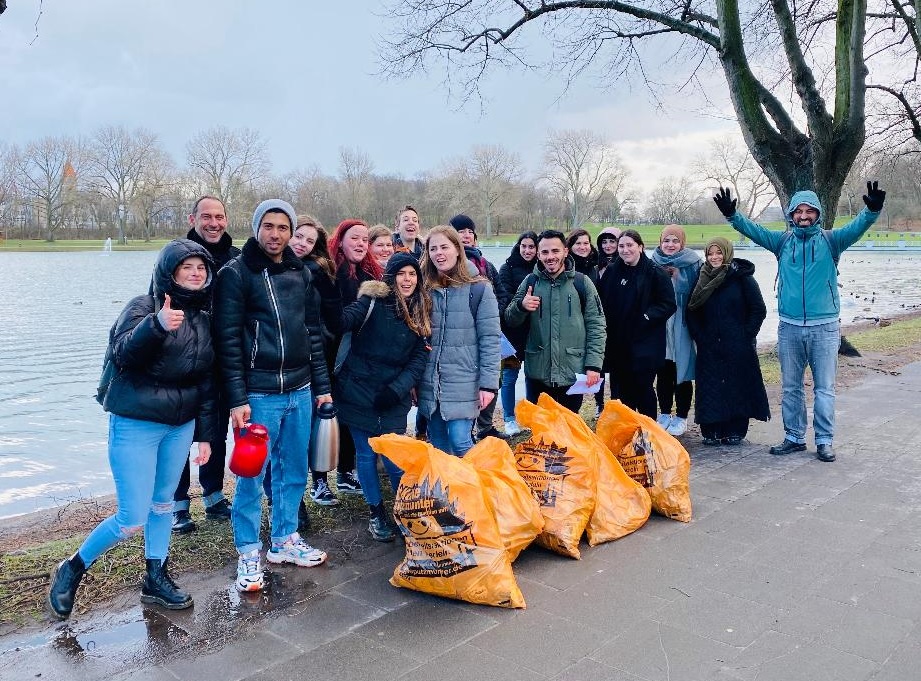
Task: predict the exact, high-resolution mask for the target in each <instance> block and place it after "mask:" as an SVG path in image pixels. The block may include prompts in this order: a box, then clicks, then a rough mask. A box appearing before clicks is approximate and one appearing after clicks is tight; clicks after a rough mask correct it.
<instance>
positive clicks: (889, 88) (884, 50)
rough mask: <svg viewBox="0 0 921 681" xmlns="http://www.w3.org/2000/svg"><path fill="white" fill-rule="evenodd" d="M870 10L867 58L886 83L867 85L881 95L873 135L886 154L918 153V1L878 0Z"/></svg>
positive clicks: (920, 117)
mask: <svg viewBox="0 0 921 681" xmlns="http://www.w3.org/2000/svg"><path fill="white" fill-rule="evenodd" d="M874 10H875V11H874V12H873V16H874V17H875V18H876V20H877V21H878V22H879V24H878V26H877V27H876V30H875V31H873V32H872V33H871V38H872V41H871V44H872V46H873V52H872V53H871V56H872V57H873V58H874V61H883V62H884V64H883V66H882V68H881V69H880V71H881V74H882V75H883V76H888V81H889V82H888V83H887V82H877V83H873V84H871V85H869V86H868V87H870V88H872V89H873V90H876V91H878V92H880V93H881V94H882V100H881V101H880V102H879V105H878V106H877V107H874V110H873V118H874V120H875V122H876V126H875V129H874V132H875V133H876V136H877V137H878V138H879V139H880V140H881V141H882V144H883V145H884V146H885V147H887V148H888V149H889V150H890V152H896V153H902V154H904V153H915V154H916V153H921V81H919V76H921V0H880V2H878V3H877V5H876V6H874Z"/></svg>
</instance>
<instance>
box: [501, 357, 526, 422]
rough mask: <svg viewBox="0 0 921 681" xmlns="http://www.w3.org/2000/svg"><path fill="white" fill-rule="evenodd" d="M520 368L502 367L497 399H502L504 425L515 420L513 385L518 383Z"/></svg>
mask: <svg viewBox="0 0 921 681" xmlns="http://www.w3.org/2000/svg"><path fill="white" fill-rule="evenodd" d="M520 371H521V367H520V366H516V367H507V366H503V367H502V381H501V383H502V385H501V386H500V387H499V397H501V398H502V418H503V419H504V420H505V422H506V423H510V422H512V421H514V420H515V383H516V382H517V381H518V373H519V372H520Z"/></svg>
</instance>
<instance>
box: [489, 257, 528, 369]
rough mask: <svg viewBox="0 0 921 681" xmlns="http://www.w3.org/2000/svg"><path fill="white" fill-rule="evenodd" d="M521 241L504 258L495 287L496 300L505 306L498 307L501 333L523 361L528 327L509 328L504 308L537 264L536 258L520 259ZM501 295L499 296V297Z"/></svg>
mask: <svg viewBox="0 0 921 681" xmlns="http://www.w3.org/2000/svg"><path fill="white" fill-rule="evenodd" d="M520 243H521V239H519V240H518V243H516V244H515V245H514V246H512V252H511V254H510V255H509V256H508V258H506V260H505V262H504V263H503V264H502V267H500V268H499V283H498V285H497V286H496V299H497V300H502V301H505V305H504V306H503V305H501V303H500V306H499V321H500V322H501V326H502V333H503V334H505V337H506V338H508V341H509V343H511V344H512V347H513V348H515V356H516V357H517V358H518V359H520V360H522V361H524V346H525V345H526V344H527V342H528V325H527V324H522V325H520V326H509V325H508V323H507V322H506V321H505V308H506V307H508V303H509V302H510V301H511V300H512V298H514V297H515V294H516V293H517V292H518V287H519V286H520V285H521V282H523V281H524V280H525V279H526V278H527V276H528V275H529V274H531V273H532V272H533V271H534V265H536V264H537V258H536V257H535V258H534V260H532V261H531V262H528V261H527V260H525V259H524V258H522V257H521V251H520V250H519V245H520ZM500 294H501V295H500Z"/></svg>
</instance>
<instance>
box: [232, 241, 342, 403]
mask: <svg viewBox="0 0 921 681" xmlns="http://www.w3.org/2000/svg"><path fill="white" fill-rule="evenodd" d="M214 320H215V336H216V338H217V351H218V355H219V356H220V366H221V372H222V375H223V379H224V388H225V390H226V391H227V400H228V404H229V406H230V407H231V408H234V407H239V406H240V405H243V404H247V403H248V401H249V400H248V398H247V393H248V392H265V393H276V394H277V393H284V392H289V391H291V390H297V389H298V388H302V387H304V386H305V385H307V384H308V383H309V384H311V387H312V389H313V394H314V395H315V396H316V395H328V394H329V390H330V389H329V375H328V374H327V370H326V361H325V359H324V357H323V340H322V338H321V332H320V312H319V310H318V309H317V304H316V297H315V296H314V291H313V284H312V283H311V277H310V272H309V270H307V269H305V267H304V263H303V262H301V260H300V259H299V258H298V257H297V256H296V255H294V251H292V250H291V249H290V248H285V250H284V251H283V253H282V261H281V262H277V263H276V262H273V261H272V260H271V259H270V258H269V257H268V256H267V255H266V254H265V252H264V251H263V250H262V248H261V247H260V246H259V243H258V242H257V241H256V239H255V237H250V239H249V240H248V241H247V242H246V243H245V244H244V245H243V252H242V254H241V255H239V256H238V257H236V258H234V259H233V260H231V261H230V262H228V263H227V264H226V265H225V266H224V267H223V268H221V271H220V272H219V273H218V277H217V288H216V290H215V294H214Z"/></svg>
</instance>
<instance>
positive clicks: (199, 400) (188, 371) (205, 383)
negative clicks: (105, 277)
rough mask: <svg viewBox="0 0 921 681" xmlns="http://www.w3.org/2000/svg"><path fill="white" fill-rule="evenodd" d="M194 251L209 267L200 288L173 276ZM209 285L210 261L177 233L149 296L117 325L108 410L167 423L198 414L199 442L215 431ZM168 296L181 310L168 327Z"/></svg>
mask: <svg viewBox="0 0 921 681" xmlns="http://www.w3.org/2000/svg"><path fill="white" fill-rule="evenodd" d="M191 257H199V258H201V259H202V260H204V261H205V264H206V266H207V267H208V281H207V282H206V284H205V286H204V287H203V288H202V289H200V290H198V291H190V290H188V289H183V288H180V287H179V285H178V284H176V282H175V281H174V280H173V272H174V271H175V270H176V267H178V266H179V264H180V263H182V262H183V261H184V260H187V259H188V258H191ZM213 283H214V263H213V262H212V259H211V256H210V255H209V254H208V252H207V251H206V250H205V249H204V248H202V247H201V246H200V245H199V244H196V243H194V242H192V241H189V240H188V239H176V240H175V241H171V242H170V243H168V244H167V245H166V246H164V247H163V250H161V251H160V255H159V257H158V258H157V264H156V266H155V267H154V274H153V281H152V282H151V291H153V294H152V295H145V296H138V297H137V298H134V299H132V300H131V301H129V302H128V304H127V305H126V306H125V309H124V310H122V313H121V315H119V318H118V321H117V322H116V323H115V328H114V332H113V335H112V348H111V351H112V353H113V358H114V361H115V364H116V366H117V368H118V374H117V375H116V376H115V378H114V379H113V380H112V383H111V384H110V385H109V388H108V391H107V392H106V395H105V399H104V401H103V408H104V409H105V410H106V411H107V412H110V413H112V414H117V415H118V416H125V417H128V418H133V419H139V420H142V421H154V422H156V423H165V424H168V425H181V424H183V423H186V422H188V421H191V420H192V419H195V421H196V424H195V440H196V441H199V442H210V441H212V440H213V439H215V438H216V437H217V436H218V424H217V413H216V404H215V390H214V384H213V380H212V373H213V372H212V366H213V364H214V348H213V345H212V342H211V315H210V313H209V310H210V308H211V290H212V285H213ZM166 294H169V296H170V305H171V306H172V307H173V308H174V309H181V310H183V312H184V313H185V319H184V320H183V322H182V325H181V326H180V327H179V328H178V329H176V330H175V331H169V332H168V331H166V330H165V329H164V328H163V327H162V326H161V325H160V322H159V320H158V319H157V311H158V310H160V309H161V308H162V307H163V305H164V301H165V296H166Z"/></svg>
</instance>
